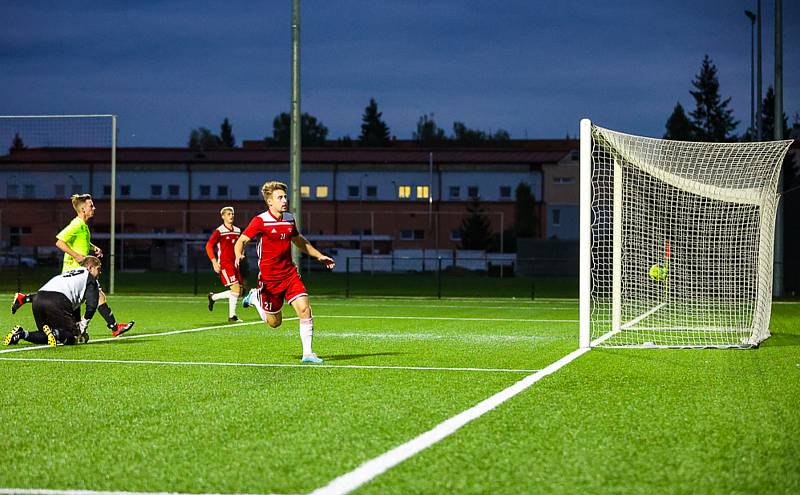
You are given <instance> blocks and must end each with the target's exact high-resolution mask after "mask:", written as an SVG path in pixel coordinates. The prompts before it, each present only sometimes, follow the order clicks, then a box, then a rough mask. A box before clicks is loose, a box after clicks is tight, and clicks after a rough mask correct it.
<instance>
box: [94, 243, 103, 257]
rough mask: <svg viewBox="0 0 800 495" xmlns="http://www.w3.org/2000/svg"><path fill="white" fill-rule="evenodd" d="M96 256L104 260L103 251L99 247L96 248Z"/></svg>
mask: <svg viewBox="0 0 800 495" xmlns="http://www.w3.org/2000/svg"><path fill="white" fill-rule="evenodd" d="M94 255H95V256H97V257H98V258H102V257H103V250H102V249H100V248H99V247H97V246H94Z"/></svg>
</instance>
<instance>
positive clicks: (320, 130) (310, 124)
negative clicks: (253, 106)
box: [267, 112, 328, 146]
mask: <svg viewBox="0 0 800 495" xmlns="http://www.w3.org/2000/svg"><path fill="white" fill-rule="evenodd" d="M291 132H292V117H291V115H289V114H288V113H286V112H281V114H280V115H278V116H277V117H275V118H274V119H273V121H272V139H269V138H267V141H270V142H272V143H274V144H276V145H278V146H289V143H290V139H291ZM327 137H328V128H327V127H325V125H324V124H323V123H322V122H321V121H317V118H316V117H314V116H313V115H310V114H308V113H305V112H303V115H301V116H300V140H301V143H302V144H303V145H304V146H324V145H325V140H326V139H327Z"/></svg>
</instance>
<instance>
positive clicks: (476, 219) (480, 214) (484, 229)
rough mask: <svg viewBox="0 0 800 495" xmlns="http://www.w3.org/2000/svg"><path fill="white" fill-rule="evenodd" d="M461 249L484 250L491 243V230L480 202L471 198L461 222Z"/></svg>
mask: <svg viewBox="0 0 800 495" xmlns="http://www.w3.org/2000/svg"><path fill="white" fill-rule="evenodd" d="M460 231H461V249H476V250H486V249H487V248H489V246H490V245H491V243H492V238H493V234H492V228H491V225H490V224H489V219H488V218H487V217H486V212H485V211H484V209H483V208H481V205H480V200H479V199H478V198H472V201H471V202H470V205H469V206H467V216H465V217H464V220H463V221H462V222H461V229H460Z"/></svg>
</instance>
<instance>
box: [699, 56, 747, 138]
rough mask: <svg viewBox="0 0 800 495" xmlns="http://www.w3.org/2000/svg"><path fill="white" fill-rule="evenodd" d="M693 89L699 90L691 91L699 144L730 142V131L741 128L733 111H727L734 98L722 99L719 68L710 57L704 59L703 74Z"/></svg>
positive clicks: (701, 71)
mask: <svg viewBox="0 0 800 495" xmlns="http://www.w3.org/2000/svg"><path fill="white" fill-rule="evenodd" d="M692 86H694V87H695V88H696V91H689V93H691V95H692V96H693V97H694V100H695V110H694V111H693V112H691V113H690V114H689V115H691V117H692V125H693V126H694V133H695V138H696V139H697V140H698V141H707V142H723V141H731V140H732V139H733V135H732V134H731V132H732V131H733V130H734V129H736V126H737V125H739V121H737V120H734V118H733V110H731V109H729V108H728V104H729V103H730V101H731V99H730V98H727V99H725V100H724V101H723V100H721V98H720V95H719V80H718V79H717V67H716V66H715V65H714V63H713V62H712V61H711V59H710V58H709V56H708V55H706V56H705V57H704V58H703V65H702V67H701V68H700V73H699V74H697V76H695V80H694V81H692Z"/></svg>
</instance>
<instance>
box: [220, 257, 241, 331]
mask: <svg viewBox="0 0 800 495" xmlns="http://www.w3.org/2000/svg"><path fill="white" fill-rule="evenodd" d="M223 272H224V273H225V276H226V277H227V278H228V280H229V281H230V283H229V284H228V292H229V294H228V321H239V317H237V316H236V301H237V300H238V299H239V295H240V294H241V293H242V286H241V285H240V284H239V281H240V280H241V277H240V276H239V270H237V269H236V267H235V266H226V267H224V268H222V269H221V270H220V273H223Z"/></svg>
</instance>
